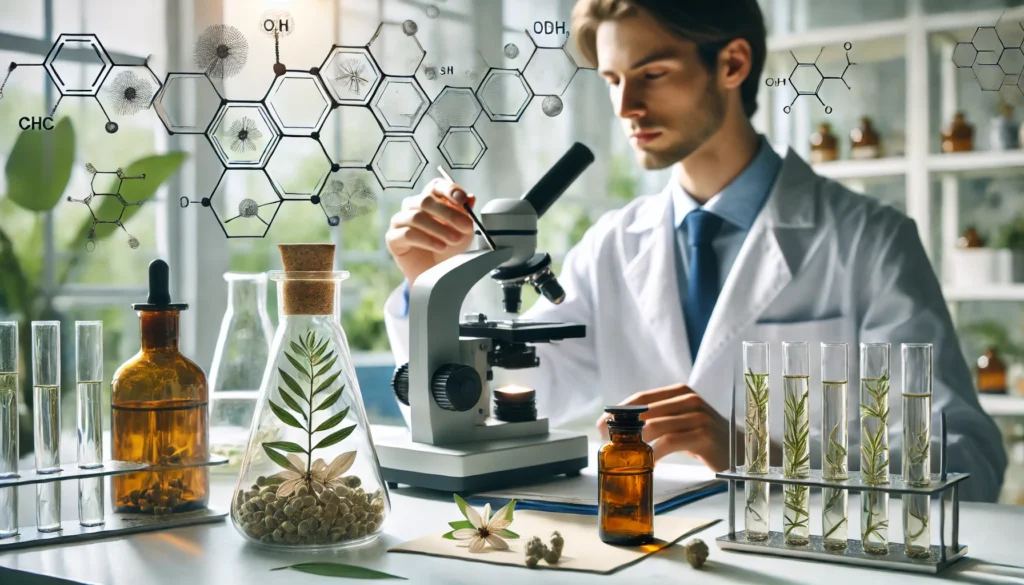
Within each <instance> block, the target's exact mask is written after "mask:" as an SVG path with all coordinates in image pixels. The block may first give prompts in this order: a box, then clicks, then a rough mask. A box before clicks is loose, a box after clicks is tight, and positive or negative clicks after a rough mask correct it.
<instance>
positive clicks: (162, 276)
mask: <svg viewBox="0 0 1024 585" xmlns="http://www.w3.org/2000/svg"><path fill="white" fill-rule="evenodd" d="M132 309H135V310H136V311H184V310H185V309H188V305H187V304H185V303H172V302H171V269H170V268H169V267H168V266H167V263H166V262H164V261H163V260H160V259H159V258H157V259H156V260H153V261H152V262H150V263H149V298H147V299H146V302H145V303H134V304H132Z"/></svg>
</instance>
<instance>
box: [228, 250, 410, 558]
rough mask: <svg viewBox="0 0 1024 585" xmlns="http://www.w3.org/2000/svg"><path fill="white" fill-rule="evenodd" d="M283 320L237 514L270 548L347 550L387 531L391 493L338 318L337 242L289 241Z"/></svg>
mask: <svg viewBox="0 0 1024 585" xmlns="http://www.w3.org/2000/svg"><path fill="white" fill-rule="evenodd" d="M278 248H279V250H280V253H281V259H282V263H283V266H284V270H283V271H275V272H271V273H270V278H271V280H273V281H275V282H277V287H278V289H277V290H278V295H277V298H278V309H279V310H278V314H279V315H280V320H279V324H278V328H277V332H276V333H275V335H274V342H273V345H272V346H271V348H270V358H269V359H268V361H267V365H266V368H265V370H264V374H263V383H262V385H261V387H260V396H259V400H258V402H257V405H256V410H255V412H254V414H253V424H252V428H251V430H250V433H249V444H248V447H247V448H246V451H245V455H244V457H243V458H242V468H241V471H240V472H239V476H238V486H237V488H236V490H235V494H234V497H233V498H232V502H231V520H232V523H233V524H234V526H235V528H236V529H237V530H238V532H239V533H240V534H242V535H243V536H244V537H245V538H247V539H249V540H251V541H253V542H257V543H260V544H263V545H266V546H270V547H280V548H292V549H295V548H300V549H318V548H341V547H353V546H358V545H362V544H367V543H369V542H371V541H373V540H374V539H375V538H376V537H377V536H378V535H379V534H380V532H381V527H382V525H383V523H384V520H385V518H386V517H387V515H388V513H389V512H390V500H389V497H388V492H387V489H386V487H385V485H384V482H383V480H382V478H381V472H380V465H379V463H378V461H377V454H376V451H375V449H374V446H373V439H372V437H371V435H370V427H369V423H368V421H367V418H366V410H365V409H364V408H363V402H362V397H361V395H360V391H359V382H358V381H357V380H356V376H355V369H354V367H353V364H352V358H351V354H350V352H349V345H348V340H347V338H346V336H345V332H344V330H342V328H341V320H340V319H339V315H338V313H339V311H340V303H341V296H340V288H341V282H342V281H343V280H344V279H345V278H347V277H348V273H347V272H334V271H332V266H333V263H334V245H332V244H281V245H279V246H278Z"/></svg>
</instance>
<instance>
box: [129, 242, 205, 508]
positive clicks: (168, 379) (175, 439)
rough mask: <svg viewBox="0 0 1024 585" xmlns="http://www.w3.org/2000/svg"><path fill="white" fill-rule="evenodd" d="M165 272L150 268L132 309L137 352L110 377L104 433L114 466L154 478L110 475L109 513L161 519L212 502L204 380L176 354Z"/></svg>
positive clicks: (157, 264)
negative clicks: (127, 464) (131, 465)
mask: <svg viewBox="0 0 1024 585" xmlns="http://www.w3.org/2000/svg"><path fill="white" fill-rule="evenodd" d="M169 280H170V268H169V267H168V266H167V263H166V262H164V261H163V260H159V259H158V260H154V261H152V262H151V263H150V264H149V297H148V299H147V302H145V303H135V304H133V305H132V308H133V309H135V310H136V311H138V312H139V325H140V333H141V341H142V349H141V351H139V353H137V354H136V355H135V356H133V357H132V358H130V359H129V360H128V361H126V362H125V363H124V364H122V365H121V366H120V367H119V368H118V369H117V371H116V372H114V376H113V379H112V380H111V384H110V387H111V392H110V409H111V412H112V417H111V422H110V433H111V442H112V451H113V453H112V455H113V458H114V459H116V460H118V461H132V462H139V463H149V464H150V465H153V466H157V467H162V468H163V469H162V470H157V471H151V470H147V471H139V472H136V473H128V474H124V475H116V476H114V477H113V479H112V485H113V492H114V493H113V497H112V501H113V506H114V511H115V512H131V513H141V514H153V515H164V514H171V513H178V512H190V511H192V510H201V509H205V508H206V506H207V504H208V502H209V497H210V479H209V474H208V472H207V467H205V466H202V465H192V466H188V467H186V466H185V465H186V464H189V463H192V464H201V463H202V462H205V461H207V460H208V459H209V456H210V454H209V451H208V445H209V442H208V441H209V427H208V426H207V421H208V420H209V419H208V414H209V408H210V405H209V403H208V396H207V386H206V373H205V372H203V369H202V368H200V367H199V366H198V365H197V364H196V363H195V362H193V361H192V360H190V359H188V358H187V357H185V356H184V355H182V353H181V352H180V351H179V350H178V324H179V321H180V315H181V311H184V310H186V309H188V305H186V304H184V303H172V302H171V295H170V292H169V289H170V283H169Z"/></svg>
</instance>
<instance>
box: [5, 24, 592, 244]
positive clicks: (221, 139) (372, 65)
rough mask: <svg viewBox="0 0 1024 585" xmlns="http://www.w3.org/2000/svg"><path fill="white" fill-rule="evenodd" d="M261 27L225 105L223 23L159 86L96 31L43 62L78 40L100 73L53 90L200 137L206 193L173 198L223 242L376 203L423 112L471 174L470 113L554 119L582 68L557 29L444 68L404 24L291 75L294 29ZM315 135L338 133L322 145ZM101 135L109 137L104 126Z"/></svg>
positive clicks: (396, 181)
mask: <svg viewBox="0 0 1024 585" xmlns="http://www.w3.org/2000/svg"><path fill="white" fill-rule="evenodd" d="M425 14H426V16H427V18H431V19H434V18H437V17H438V16H439V15H440V9H439V8H438V7H437V6H434V5H430V6H427V7H426V9H425ZM259 30H260V32H262V33H264V34H265V35H266V36H268V37H270V38H272V39H273V42H274V47H275V63H274V64H273V72H274V79H273V81H272V82H271V84H270V87H269V89H268V90H267V92H266V94H265V95H264V97H263V98H262V99H259V100H232V99H227V98H225V97H224V96H223V95H221V93H220V92H219V91H218V89H217V87H215V85H214V80H215V79H222V78H228V77H231V76H233V75H237V74H238V73H239V72H241V71H242V70H243V68H244V67H245V65H246V62H247V60H248V55H249V40H248V39H247V38H246V36H245V35H244V34H243V33H242V31H240V30H239V29H237V28H235V27H233V26H229V25H223V24H222V25H214V26H210V27H208V28H207V29H206V30H205V31H204V32H203V33H202V34H201V35H200V37H199V38H198V40H197V42H196V45H195V49H194V54H193V57H194V59H193V61H194V64H195V65H196V70H194V71H175V72H169V73H168V74H167V76H166V77H165V79H164V80H163V82H162V83H161V82H160V80H159V79H158V78H157V77H156V76H155V75H153V74H152V71H151V70H149V67H148V60H147V65H145V66H128V68H125V69H124V70H123V71H121V72H117V73H116V74H114V73H113V69H116V68H118V67H122V66H117V65H113V64H112V63H111V60H110V58H109V57H107V54H106V51H105V50H104V49H103V46H102V45H101V44H100V42H99V39H98V38H96V36H95V35H61V37H60V39H58V41H57V43H56V44H55V45H54V48H53V50H51V55H49V56H48V57H47V63H50V62H51V61H52V60H53V59H52V57H55V56H56V55H57V54H58V52H59V51H60V50H61V49H60V47H62V46H64V45H66V44H67V43H69V42H72V41H73V42H76V43H78V47H77V48H79V49H81V50H82V51H85V52H91V53H92V54H94V55H95V56H96V57H97V59H98V61H97V62H98V63H99V64H101V74H100V76H99V77H98V78H97V79H95V80H93V82H92V83H91V84H90V85H89V87H88V88H85V87H74V86H62V89H61V92H62V94H61V95H62V96H64V95H90V96H98V97H97V99H98V100H101V102H102V100H103V99H109V100H111V106H110V107H112V108H114V111H115V112H118V113H121V114H128V115H130V114H134V113H135V112H137V111H141V110H142V109H147V108H149V107H150V105H151V106H152V109H153V110H154V111H155V112H156V114H157V116H158V117H159V118H160V120H161V122H162V123H163V125H164V127H165V128H166V130H167V132H168V133H169V134H171V135H175V134H193V135H201V136H203V137H205V139H206V140H207V141H208V143H209V145H210V146H211V147H212V150H213V151H214V153H216V155H217V157H218V159H219V160H220V163H221V166H222V167H223V171H222V173H221V175H220V177H219V179H218V180H217V183H216V186H215V187H214V188H213V190H212V192H211V193H210V194H209V195H208V196H206V197H201V198H198V199H191V198H188V197H182V198H181V199H180V201H179V203H180V206H181V207H182V208H186V207H189V206H190V205H192V204H198V205H201V206H202V207H207V208H210V209H211V210H212V212H213V214H214V216H215V217H216V219H217V221H218V223H219V224H220V226H221V228H222V230H223V231H224V235H225V236H226V237H228V238H234V237H250V238H251V237H256V238H261V237H264V236H265V235H266V234H267V232H268V231H269V229H270V226H271V224H272V223H273V220H274V218H275V217H276V216H277V212H278V210H279V209H280V207H281V206H282V205H283V204H284V203H291V202H305V203H306V204H310V203H311V204H313V205H317V206H319V207H320V208H321V209H322V210H323V213H324V216H325V218H326V221H327V223H328V225H330V226H338V225H340V223H341V222H342V221H349V220H352V219H354V218H356V217H359V216H361V215H365V214H367V213H370V212H372V211H373V210H375V209H376V205H377V202H378V201H379V200H380V199H381V198H382V197H383V192H384V190H385V189H390V188H398V189H412V188H413V187H414V185H415V184H416V182H417V181H418V180H419V178H420V176H421V175H422V173H423V171H424V169H425V168H426V166H427V157H426V156H425V155H424V153H423V149H422V148H421V145H420V144H419V143H418V142H417V137H416V135H415V133H416V132H417V129H418V128H419V126H420V123H421V122H422V121H423V120H424V119H425V118H430V119H431V120H432V121H433V124H434V125H435V126H436V128H437V139H438V142H437V143H436V148H437V150H438V151H439V153H440V155H441V156H442V157H443V158H444V160H445V162H446V163H447V164H448V166H449V167H450V168H452V169H474V168H476V166H477V165H478V164H479V163H480V161H481V160H482V158H483V156H484V154H485V152H486V151H487V145H486V144H485V143H484V140H483V139H482V138H481V136H480V133H479V131H478V129H477V125H478V121H480V120H483V119H485V117H486V120H489V121H491V122H507V123H514V122H518V121H519V120H520V118H521V117H522V115H523V113H524V112H525V111H526V109H527V108H528V107H529V106H530V104H531V103H532V102H533V101H534V100H535V99H538V100H539V101H540V102H541V105H540V107H541V110H542V111H543V113H544V114H545V115H547V116H551V117H554V116H558V115H559V114H561V112H562V111H563V107H564V104H563V102H562V97H561V96H562V95H563V93H564V92H565V91H566V89H567V88H568V87H569V85H570V83H571V82H572V80H573V79H574V78H575V76H576V73H578V71H579V70H580V69H592V68H590V67H582V66H579V65H577V63H576V62H575V60H574V59H573V58H572V56H571V55H570V54H569V52H568V51H567V50H566V48H565V45H566V42H567V41H568V35H567V34H566V38H565V39H564V40H563V42H562V43H561V44H560V45H558V46H540V45H539V44H538V43H537V42H536V41H535V39H534V36H533V35H531V34H530V32H529V31H528V30H527V31H524V32H525V37H524V38H523V40H522V41H519V42H518V44H517V43H516V42H511V43H508V44H506V45H504V47H502V51H501V56H500V59H501V63H499V64H498V65H500V66H491V65H490V64H489V63H487V59H486V58H484V56H483V53H482V52H480V51H478V52H477V55H476V57H478V58H474V60H475V63H474V64H473V65H472V66H471V67H470V68H467V69H466V70H464V71H456V70H455V67H454V66H453V65H447V64H439V63H433V62H430V61H428V58H427V53H426V51H425V50H424V49H423V47H422V45H421V44H420V42H419V40H418V39H417V37H416V35H417V33H418V32H419V25H418V24H417V23H416V22H415V21H413V20H405V21H403V22H382V23H380V25H379V26H378V28H377V29H376V32H375V34H374V35H373V36H372V38H371V39H370V41H369V42H368V43H366V44H365V45H334V46H333V47H331V49H330V51H329V52H328V53H327V56H326V57H325V58H324V59H323V61H321V62H320V64H319V65H318V66H314V67H311V68H310V69H291V68H288V67H287V66H286V65H285V64H283V63H282V62H281V57H280V44H281V42H282V40H283V39H285V38H286V37H288V36H289V35H291V34H293V33H294V32H295V30H296V22H295V19H294V18H293V17H292V16H291V15H290V14H289V13H287V12H285V11H283V10H279V9H271V10H268V11H266V12H264V13H263V15H262V16H261V18H260V21H259ZM44 65H45V64H44ZM16 67H17V65H15V64H12V66H11V68H10V70H9V71H8V75H10V72H11V71H13V70H14V69H15V68H16ZM131 67H134V68H135V69H139V68H142V69H145V70H146V71H147V72H148V76H144V75H142V73H141V72H138V71H135V70H134V69H132V68H131ZM47 70H48V71H51V68H50V67H48V69H47ZM51 76H52V77H53V78H54V79H55V82H57V81H58V79H64V78H65V77H67V76H63V77H59V76H58V75H57V74H55V73H53V72H52V71H51ZM5 83H6V80H5ZM0 92H2V87H0ZM0 97H2V93H0ZM189 104H193V106H192V107H191V108H189V107H187V106H188V105H189ZM55 108H56V106H55ZM108 119H109V117H108ZM327 129H331V130H334V129H337V130H336V133H337V134H339V135H340V136H341V140H335V141H334V144H332V143H331V140H325V137H324V136H322V133H325V132H327ZM107 130H108V131H109V132H116V130H117V128H116V124H115V123H114V122H112V121H111V122H109V123H108V124H107ZM422 134H423V133H422V132H420V135H421V136H422ZM421 140H422V138H421ZM339 143H340V144H339ZM296 161H301V164H297V163H296ZM243 193H244V197H240V195H241V194H243Z"/></svg>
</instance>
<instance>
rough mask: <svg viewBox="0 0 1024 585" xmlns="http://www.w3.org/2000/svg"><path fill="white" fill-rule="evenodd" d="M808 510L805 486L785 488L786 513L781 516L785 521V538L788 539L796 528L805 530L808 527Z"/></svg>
mask: <svg viewBox="0 0 1024 585" xmlns="http://www.w3.org/2000/svg"><path fill="white" fill-rule="evenodd" d="M808 508H809V504H808V501H807V486H805V485H793V486H786V513H785V514H784V515H783V516H784V519H785V527H784V528H785V530H784V534H785V536H787V537H788V536H789V535H790V533H791V532H793V531H794V530H796V529H798V528H804V529H806V528H807V527H808V524H809V522H810V510H808ZM790 513H792V515H790Z"/></svg>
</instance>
